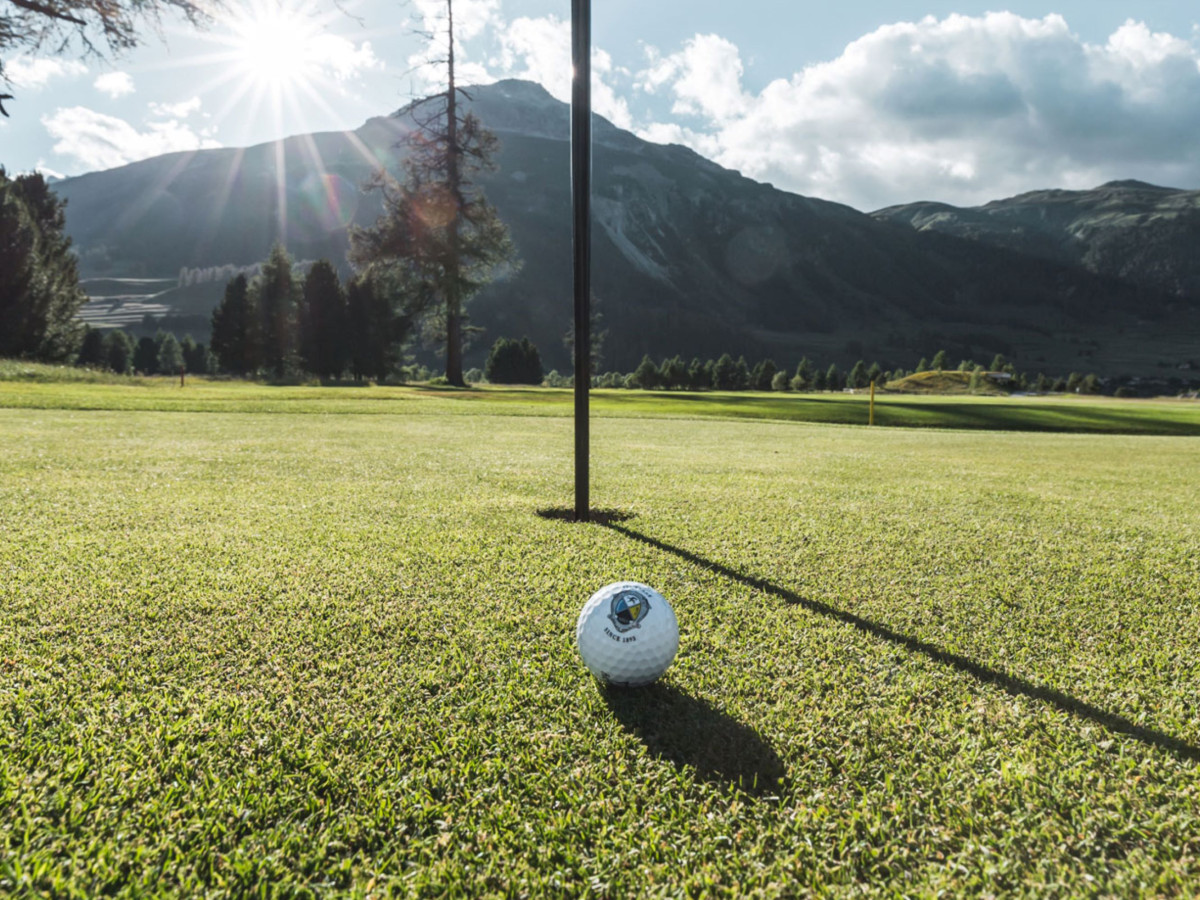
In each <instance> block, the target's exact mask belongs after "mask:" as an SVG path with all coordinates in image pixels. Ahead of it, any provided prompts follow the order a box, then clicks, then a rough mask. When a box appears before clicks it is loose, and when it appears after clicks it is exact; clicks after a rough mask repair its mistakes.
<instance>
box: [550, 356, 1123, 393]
mask: <svg viewBox="0 0 1200 900" xmlns="http://www.w3.org/2000/svg"><path fill="white" fill-rule="evenodd" d="M946 371H954V372H960V373H966V374H967V375H968V382H967V383H968V387H969V388H970V389H972V390H978V389H981V388H983V387H984V386H985V382H987V381H989V380H990V381H992V382H994V383H998V384H1002V385H1004V386H1005V387H1006V388H1007V389H1009V390H1014V391H1036V392H1038V393H1061V392H1063V391H1066V392H1068V393H1080V394H1095V393H1099V392H1100V390H1101V387H1102V383H1101V380H1100V379H1099V378H1097V376H1096V375H1094V374H1088V375H1083V374H1080V373H1078V372H1072V373H1071V374H1070V375H1068V376H1066V377H1050V376H1047V375H1044V374H1042V373H1038V374H1037V375H1035V376H1030V375H1028V374H1026V373H1023V372H1018V371H1017V370H1016V368H1015V367H1014V366H1013V364H1012V363H1011V362H1009V361H1008V360H1007V359H1006V358H1005V357H1004V356H1003V355H1002V354H996V356H994V357H993V358H992V361H991V365H990V366H988V367H986V368H985V367H984V366H983V365H981V364H978V363H976V362H975V361H974V360H970V359H964V360H961V361H960V362H959V363H958V365H957V367H955V368H953V369H951V368H950V367H949V363H948V359H947V354H946V351H944V350H939V351H938V352H937V353H935V354H934V356H933V359H932V360H930V359H927V358H925V357H922V358H921V360H920V361H919V362H918V363H917V365H916V367H915V368H913V369H904V368H896V369H893V370H887V369H884V368H883V367H882V366H881V365H880V364H879V363H878V362H873V363H871V364H870V365H867V363H866V362H865V361H864V360H861V359H860V360H859V361H858V362H856V363H855V364H854V365H853V366H852V367H851V368H850V369H849V370H848V371H846V372H843V371H842V370H841V369H839V368H838V366H837V364H836V363H830V365H829V366H827V367H826V366H822V365H820V364H818V363H815V362H813V361H812V360H810V359H809V358H808V357H804V358H802V359H801V360H800V362H799V363H798V364H797V365H796V368H795V369H794V370H789V369H781V368H780V367H779V366H777V365H776V363H775V361H774V360H772V359H764V360H761V361H759V362H758V363H756V364H755V365H754V366H753V367H751V366H750V364H749V363H748V362H747V361H746V357H745V356H740V357H738V359H736V360H735V359H734V358H733V357H732V356H731V355H730V354H728V353H725V354H723V355H722V356H721V357H720V358H718V359H716V360H712V359H708V360H706V361H703V362H702V361H701V360H700V359H699V358H697V357H693V358H692V360H691V361H690V362H687V361H685V360H684V359H683V358H682V357H680V356H674V357H670V358H666V359H663V360H662V361H661V362H659V363H655V361H654V360H653V359H652V358H651V357H650V356H649V355H647V356H644V357H642V361H641V363H639V364H638V367H637V368H636V369H634V371H632V372H629V373H621V372H606V373H604V374H603V375H597V376H593V378H592V386H593V387H607V388H639V389H642V390H718V391H842V390H862V389H864V388H868V387H870V385H871V384H872V382H874V383H875V385H876V387H880V388H882V387H884V386H885V385H887V384H888V383H889V382H893V381H898V380H900V379H901V378H906V377H908V376H911V375H917V374H919V373H923V372H931V373H933V372H946ZM557 376H558V373H557V372H551V373H550V375H549V376H547V381H549V382H552V383H553V382H558V381H562V386H565V384H566V381H565V380H562V379H559V378H558V377H557ZM555 386H559V385H558V384H555Z"/></svg>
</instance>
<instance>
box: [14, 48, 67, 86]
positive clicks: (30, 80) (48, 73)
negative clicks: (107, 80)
mask: <svg viewBox="0 0 1200 900" xmlns="http://www.w3.org/2000/svg"><path fill="white" fill-rule="evenodd" d="M85 72H87V66H85V65H84V64H83V63H81V62H76V61H74V60H61V59H45V58H42V57H37V56H29V55H27V54H22V55H20V56H16V57H13V58H12V59H10V60H9V61H8V62H6V63H4V74H5V75H6V76H7V77H8V79H9V80H10V81H11V82H12V83H13V84H14V85H15V86H17V87H19V88H25V89H26V90H38V89H39V88H43V87H45V86H46V84H47V82H49V81H50V80H51V79H53V78H70V77H72V76H75V75H82V74H84V73H85Z"/></svg>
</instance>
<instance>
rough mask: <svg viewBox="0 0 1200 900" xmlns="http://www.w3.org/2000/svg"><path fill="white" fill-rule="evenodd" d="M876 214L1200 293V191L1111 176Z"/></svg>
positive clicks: (1189, 294) (1182, 292)
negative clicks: (1068, 187) (1079, 186)
mask: <svg viewBox="0 0 1200 900" xmlns="http://www.w3.org/2000/svg"><path fill="white" fill-rule="evenodd" d="M872 215H873V216H874V217H875V218H876V219H878V220H880V221H886V222H893V223H898V224H905V225H910V226H912V227H913V228H916V229H917V230H919V231H935V232H938V233H941V234H948V235H953V236H955V237H961V238H968V239H971V240H975V241H979V242H981V243H984V244H989V245H992V246H996V247H1004V248H1007V249H1011V250H1017V251H1020V252H1021V253H1027V254H1030V255H1033V256H1039V257H1042V258H1045V259H1052V260H1056V261H1059V262H1065V263H1071V264H1076V265H1081V266H1083V267H1084V268H1086V269H1087V270H1088V271H1090V272H1094V273H1096V274H1100V275H1109V276H1115V277H1118V278H1122V279H1125V280H1127V281H1130V282H1132V283H1134V284H1138V285H1142V286H1145V287H1147V288H1151V289H1154V290H1159V291H1162V292H1164V293H1167V294H1170V295H1173V296H1177V297H1183V298H1193V299H1194V298H1196V297H1198V296H1200V253H1198V252H1197V248H1198V247H1200V191H1183V190H1177V189H1174V188H1166V187H1158V186H1156V185H1153V184H1146V183H1145V182H1142V181H1111V182H1109V183H1107V184H1102V185H1100V187H1098V188H1094V189H1093V190H1090V191H1062V190H1049V191H1032V192H1030V193H1027V194H1021V195H1019V196H1017V197H1010V198H1009V199H1007V200H995V201H993V202H991V203H988V204H985V205H984V206H976V207H970V208H966V209H961V208H959V207H954V206H948V205H946V204H944V203H910V204H906V205H904V206H892V207H888V208H887V209H881V210H879V211H878V212H875V213H873V214H872Z"/></svg>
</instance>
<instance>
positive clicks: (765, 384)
mask: <svg viewBox="0 0 1200 900" xmlns="http://www.w3.org/2000/svg"><path fill="white" fill-rule="evenodd" d="M778 371H779V367H778V366H777V365H775V360H773V359H764V360H762V361H761V362H759V364H758V365H756V366H755V367H754V371H753V372H752V373H751V375H750V384H751V385H752V387H753V389H754V390H756V391H769V390H771V381H772V379H774V377H775V373H776V372H778Z"/></svg>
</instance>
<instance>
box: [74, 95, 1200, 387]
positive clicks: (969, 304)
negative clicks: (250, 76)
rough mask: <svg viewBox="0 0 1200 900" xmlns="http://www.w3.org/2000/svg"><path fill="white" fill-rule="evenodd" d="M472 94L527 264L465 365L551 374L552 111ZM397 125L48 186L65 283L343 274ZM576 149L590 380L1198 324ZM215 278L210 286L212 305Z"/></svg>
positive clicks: (1075, 276) (1096, 352)
mask: <svg viewBox="0 0 1200 900" xmlns="http://www.w3.org/2000/svg"><path fill="white" fill-rule="evenodd" d="M470 94H471V98H472V99H471V101H470V102H471V106H472V107H473V108H474V111H475V112H476V113H477V114H478V115H479V117H480V118H481V119H482V121H483V122H484V123H485V124H486V125H487V126H488V127H490V128H491V129H492V130H493V131H495V132H496V134H497V135H498V136H499V138H500V140H501V151H500V153H499V155H498V159H497V162H498V170H497V171H496V172H493V173H489V174H488V175H486V176H485V177H483V178H481V179H480V181H481V183H482V184H483V185H484V187H485V189H486V191H487V194H488V196H489V198H490V199H491V200H492V202H493V203H494V204H495V205H496V207H497V208H498V210H499V212H500V215H501V217H502V218H503V219H504V221H505V222H506V223H508V225H509V227H510V229H511V231H512V235H513V238H514V242H515V243H516V245H517V248H518V251H519V253H520V255H521V257H522V260H523V266H522V267H521V268H520V269H519V271H516V272H515V273H513V272H510V273H506V274H505V275H504V276H503V277H502V278H500V279H499V280H497V282H496V283H494V284H492V285H491V286H489V287H488V288H487V289H486V290H485V291H484V292H483V293H482V294H481V295H480V296H479V297H478V298H477V300H476V301H475V302H474V303H473V304H472V306H471V308H470V310H471V315H472V320H473V323H474V324H476V325H479V326H482V328H483V329H484V337H483V339H482V340H481V341H480V342H479V343H478V344H477V345H476V346H475V347H474V348H473V349H472V350H470V351H469V352H468V355H467V361H468V364H469V365H470V364H478V363H479V362H481V360H482V358H483V355H484V354H485V353H486V349H487V347H488V346H490V344H491V342H492V341H493V340H494V339H495V338H497V337H500V336H511V337H520V336H522V335H528V336H529V337H530V338H531V339H532V340H533V341H534V342H535V343H536V344H537V345H538V346H539V348H541V350H542V355H543V359H545V360H546V362H547V364H548V366H554V367H557V368H560V369H565V368H567V367H568V365H569V361H568V355H567V351H566V348H565V347H564V345H563V340H562V338H563V335H564V334H565V333H566V331H567V329H568V328H569V327H570V324H571V315H572V312H571V310H572V304H571V272H570V261H571V252H570V241H571V235H570V222H571V219H570V158H569V110H568V107H567V106H566V105H565V104H563V103H560V102H558V101H557V100H555V99H553V98H552V97H551V96H550V95H549V94H547V93H546V92H545V91H544V90H543V89H542V88H541V87H539V86H537V85H534V84H531V83H528V82H522V81H503V82H499V83H496V84H493V85H488V86H484V87H476V88H472V89H471V90H470ZM411 127H412V120H411V116H410V113H409V110H408V109H405V110H401V111H399V112H398V113H396V114H394V115H392V116H386V117H380V118H374V119H371V120H369V121H367V122H366V123H365V124H364V125H363V126H362V127H360V128H358V129H357V130H355V131H352V132H333V133H322V134H312V135H301V136H296V137H291V138H287V139H285V140H282V141H276V142H272V143H269V144H263V145H260V146H256V147H250V148H245V149H219V150H201V151H195V152H189V153H176V154H169V155H167V156H161V157H156V158H154V159H149V160H145V161H142V162H138V163H133V164H130V165H127V166H123V167H121V168H118V169H112V170H109V171H105V172H97V173H92V174H89V175H84V176H80V177H78V178H73V179H69V180H67V181H64V182H62V183H61V184H60V185H58V186H57V190H58V191H59V193H60V194H62V195H63V196H65V197H66V198H67V199H68V201H69V203H68V207H67V230H68V232H69V234H70V235H71V236H72V237H73V238H74V240H75V244H76V248H77V250H78V251H79V253H80V266H81V271H82V272H83V274H85V275H88V276H106V277H108V278H149V277H173V276H174V275H176V274H177V273H178V272H179V270H180V269H181V268H182V267H212V266H222V265H249V264H252V263H254V262H256V261H259V260H261V259H263V258H264V257H265V256H266V254H267V252H268V250H269V248H270V246H271V244H272V243H273V242H274V241H276V240H282V241H284V243H285V244H286V246H287V247H288V249H289V250H290V252H291V253H292V255H293V256H294V257H296V258H298V259H317V258H321V257H325V258H329V259H331V260H333V261H335V262H337V263H339V264H341V265H342V266H343V267H344V256H345V251H346V248H347V244H348V240H347V232H346V226H347V225H348V224H350V223H351V222H356V223H362V224H367V223H370V222H372V221H373V220H374V219H375V217H376V216H377V215H378V213H379V209H380V207H379V200H378V196H377V195H376V194H374V193H370V192H364V191H363V190H362V189H361V187H360V186H361V185H363V184H364V183H365V182H366V181H367V180H368V178H369V176H370V174H371V172H372V170H373V169H374V168H375V166H376V165H378V164H379V163H383V164H385V165H386V166H387V167H388V168H389V169H392V170H393V171H394V170H395V169H396V166H397V158H396V150H395V147H396V144H397V141H398V140H399V139H400V137H401V136H402V135H403V134H404V133H405V132H406V131H407V130H408V129H409V128H411ZM593 137H594V142H595V146H594V154H593V191H594V195H593V211H594V223H595V224H594V234H593V289H594V292H595V295H596V297H597V298H598V308H599V310H600V311H601V312H602V314H603V316H604V319H603V323H602V327H604V328H607V330H608V338H607V341H606V343H605V346H604V367H605V368H617V369H622V370H625V371H628V370H631V369H632V368H633V367H634V366H636V364H637V362H638V360H639V359H640V358H641V356H642V354H643V353H650V354H652V355H654V356H655V357H661V356H663V355H670V354H674V353H680V354H683V355H685V356H689V357H690V356H692V355H699V356H701V357H707V356H716V355H718V354H720V353H722V352H725V351H728V352H731V353H733V354H734V355H735V356H736V355H738V354H740V353H744V354H746V355H747V357H750V358H751V359H752V360H753V358H755V357H762V356H772V357H773V358H775V359H776V361H777V362H779V363H781V364H782V365H785V366H794V365H795V362H796V360H797V359H798V358H799V357H800V356H801V355H802V354H807V355H809V356H810V357H813V358H815V359H818V360H821V361H836V362H838V363H839V364H840V365H849V364H852V363H853V362H854V361H855V360H856V359H858V358H859V357H865V358H867V359H868V360H870V359H878V360H879V361H880V362H881V363H883V364H885V365H887V366H888V367H892V366H898V365H906V366H908V367H911V366H912V365H913V364H914V363H915V361H916V359H917V358H918V357H920V356H923V355H924V356H929V355H932V354H933V353H934V352H935V351H936V350H938V349H946V350H947V351H948V352H949V353H950V355H951V357H953V358H955V359H957V358H958V357H959V356H962V357H974V358H976V359H980V360H990V358H991V356H992V355H993V354H994V353H997V352H1001V353H1005V354H1006V355H1008V356H1010V357H1014V358H1015V359H1016V361H1017V362H1018V363H1019V364H1021V365H1022V366H1023V367H1025V368H1029V369H1031V370H1037V369H1045V370H1046V371H1068V370H1071V369H1083V370H1085V371H1090V370H1093V369H1094V370H1097V371H1105V370H1106V368H1113V367H1120V368H1116V369H1114V371H1129V372H1137V371H1140V370H1145V369H1148V368H1153V367H1154V366H1155V365H1157V364H1158V357H1159V355H1160V353H1161V352H1162V351H1161V342H1160V338H1159V336H1158V335H1159V334H1160V333H1161V334H1163V335H1167V336H1170V337H1173V338H1178V337H1179V336H1180V335H1185V336H1186V335H1188V334H1192V333H1196V332H1200V328H1198V327H1197V326H1196V323H1195V322H1194V321H1193V319H1192V318H1189V316H1192V312H1191V310H1190V308H1186V307H1187V305H1186V304H1184V303H1183V302H1182V300H1181V299H1180V297H1179V295H1178V294H1172V295H1168V294H1167V293H1164V291H1163V290H1160V289H1159V288H1157V287H1153V286H1146V285H1135V284H1131V283H1129V282H1127V281H1126V280H1124V279H1122V278H1120V277H1115V276H1114V273H1109V272H1104V271H1088V270H1087V269H1086V268H1085V267H1084V266H1083V265H1081V264H1080V262H1079V260H1077V259H1074V258H1071V257H1067V256H1062V257H1053V256H1047V255H1045V254H1035V253H1031V252H1029V247H1027V246H1025V245H1023V244H1020V243H1019V242H1018V243H1013V244H1011V245H1006V246H999V245H996V244H994V243H989V242H984V241H981V240H976V239H973V238H970V237H967V236H963V235H959V234H947V233H943V232H941V231H939V230H938V229H929V228H925V229H916V228H913V227H911V224H910V223H908V222H905V221H903V217H900V220H899V221H895V220H891V219H889V217H888V216H883V215H876V216H875V217H872V216H869V215H865V214H863V213H860V212H858V211H856V210H854V209H851V208H850V207H848V206H843V205H840V204H836V203H830V202H826V201H822V200H815V199H811V198H806V197H801V196H797V195H795V194H790V193H786V192H784V191H779V190H776V189H775V188H773V187H772V186H770V185H767V184H761V183H758V182H755V181H752V180H750V179H748V178H745V177H743V176H742V175H740V174H738V173H737V172H733V171H730V170H728V169H724V168H722V167H720V166H718V165H716V164H715V163H713V162H711V161H709V160H706V159H704V158H702V157H701V156H699V155H697V154H696V153H694V152H692V151H691V150H688V149H686V148H683V147H679V146H663V145H658V144H651V143H648V142H646V141H643V140H641V139H639V138H637V137H636V136H634V135H632V134H630V133H629V132H626V131H622V130H620V129H618V128H616V127H615V126H613V125H612V124H611V123H609V122H607V121H605V120H604V119H602V118H599V117H597V118H596V120H595V123H594V127H593ZM221 287H222V285H220V284H214V285H213V286H212V294H211V300H210V301H209V302H210V303H213V304H215V302H216V300H217V298H218V297H219V295H220V291H221ZM196 290H197V287H196V286H194V285H193V286H192V287H191V288H190V291H191V294H189V298H190V299H189V301H188V302H189V304H190V306H189V312H192V313H195V312H196ZM169 293H170V292H168V294H169ZM162 302H163V303H166V304H167V305H169V298H167V297H166V295H163V299H162ZM1189 329H1193V330H1189ZM1167 352H1169V354H1175V355H1178V353H1182V352H1183V350H1182V349H1180V348H1177V347H1172V348H1170V349H1169V351H1167ZM1174 358H1175V356H1174V355H1170V356H1168V359H1169V360H1171V361H1172V363H1173V361H1174ZM1180 358H1181V359H1183V358H1186V357H1180Z"/></svg>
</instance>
